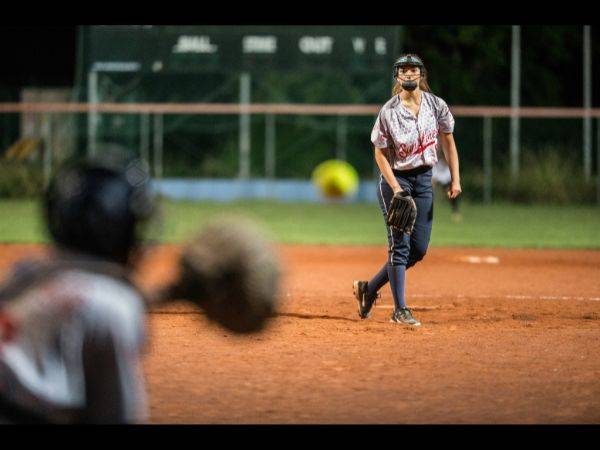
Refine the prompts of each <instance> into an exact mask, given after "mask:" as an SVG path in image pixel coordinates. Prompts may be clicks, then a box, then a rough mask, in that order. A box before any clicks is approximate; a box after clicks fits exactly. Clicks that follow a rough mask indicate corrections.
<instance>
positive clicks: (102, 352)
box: [83, 309, 147, 424]
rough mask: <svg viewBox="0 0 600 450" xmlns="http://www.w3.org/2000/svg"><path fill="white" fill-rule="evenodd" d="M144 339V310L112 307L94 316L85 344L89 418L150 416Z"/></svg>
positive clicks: (107, 419) (140, 419)
mask: <svg viewBox="0 0 600 450" xmlns="http://www.w3.org/2000/svg"><path fill="white" fill-rule="evenodd" d="M96 312H97V311H96ZM143 343H144V328H143V313H142V311H131V310H130V311H126V310H125V311H124V310H122V309H121V310H119V309H117V310H114V311H110V310H109V311H104V313H103V314H102V315H101V316H98V317H96V318H95V323H94V324H93V326H91V327H90V329H89V331H88V333H87V335H86V338H85V340H84V345H83V363H84V374H85V375H84V376H85V390H86V408H85V409H86V416H87V417H86V419H85V421H86V422H89V423H95V424H98V423H100V424H101V423H139V422H143V421H144V420H145V419H146V418H147V417H146V416H147V411H146V397H145V396H146V394H145V388H144V382H143V375H142V368H141V361H140V359H141V351H142V346H143Z"/></svg>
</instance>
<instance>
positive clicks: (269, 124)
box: [265, 114, 276, 179]
mask: <svg viewBox="0 0 600 450" xmlns="http://www.w3.org/2000/svg"><path fill="white" fill-rule="evenodd" d="M275 142H276V140H275V116H274V115H273V114H267V115H266V116H265V177H266V178H269V179H271V178H275V145H276V144H275Z"/></svg>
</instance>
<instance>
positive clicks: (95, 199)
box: [44, 160, 155, 264]
mask: <svg viewBox="0 0 600 450" xmlns="http://www.w3.org/2000/svg"><path fill="white" fill-rule="evenodd" d="M148 183H149V177H148V172H147V170H146V168H145V166H144V165H143V164H142V163H141V161H139V160H138V161H136V160H133V161H130V162H129V163H128V164H126V163H124V162H121V163H116V164H115V162H114V161H113V162H109V161H93V160H83V161H78V162H74V163H70V164H68V165H66V166H65V167H64V168H63V169H62V170H59V171H58V173H57V174H56V175H55V176H54V177H53V179H52V180H51V182H50V184H49V186H48V189H47V190H46V193H45V196H44V213H45V219H46V223H47V226H48V230H49V232H50V235H51V236H52V239H53V240H54V241H55V243H56V244H57V245H59V246H61V247H64V248H66V249H69V250H74V251H79V252H83V253H88V254H92V255H95V256H98V257H101V258H103V259H108V260H111V261H115V262H119V263H122V264H126V263H127V262H128V261H129V258H130V255H131V253H132V250H133V249H134V248H135V247H136V246H137V244H139V241H140V236H139V233H140V229H139V228H140V225H141V224H142V223H143V222H145V221H146V220H147V219H149V218H150V217H151V215H152V213H153V212H154V209H155V205H154V197H153V195H152V193H151V191H150V188H149V185H148Z"/></svg>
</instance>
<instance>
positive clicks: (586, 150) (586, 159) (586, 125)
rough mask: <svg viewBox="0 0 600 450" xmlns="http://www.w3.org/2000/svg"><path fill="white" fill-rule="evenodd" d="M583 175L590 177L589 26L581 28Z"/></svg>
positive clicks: (586, 177)
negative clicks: (583, 112)
mask: <svg viewBox="0 0 600 450" xmlns="http://www.w3.org/2000/svg"><path fill="white" fill-rule="evenodd" d="M583 108H584V109H585V117H584V118H583V175H584V178H585V181H590V179H591V177H592V117H591V115H590V110H591V108H592V44H591V38H590V26H589V25H584V27H583Z"/></svg>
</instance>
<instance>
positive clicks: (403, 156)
mask: <svg viewBox="0 0 600 450" xmlns="http://www.w3.org/2000/svg"><path fill="white" fill-rule="evenodd" d="M440 131H441V132H443V133H452V132H453V131H454V117H453V116H452V113H451V112H450V109H449V108H448V105H447V104H446V102H445V101H444V100H442V99H441V98H440V97H437V96H436V95H433V94H431V93H429V92H421V108H420V110H419V115H418V117H415V115H414V114H413V112H412V111H410V110H409V109H408V108H407V107H406V106H404V105H403V104H402V100H401V99H400V96H399V95H395V96H394V97H392V98H391V99H390V100H388V101H387V103H386V104H385V105H383V107H382V108H381V110H380V111H379V115H378V116H377V120H376V121H375V125H374V126H373V131H372V132H371V142H372V143H373V145H374V146H375V147H377V148H382V149H389V153H388V154H387V157H388V161H389V162H390V165H391V166H392V169H395V170H408V169H415V168H417V167H420V166H434V165H435V163H436V162H437V147H438V134H439V132H440Z"/></svg>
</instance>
